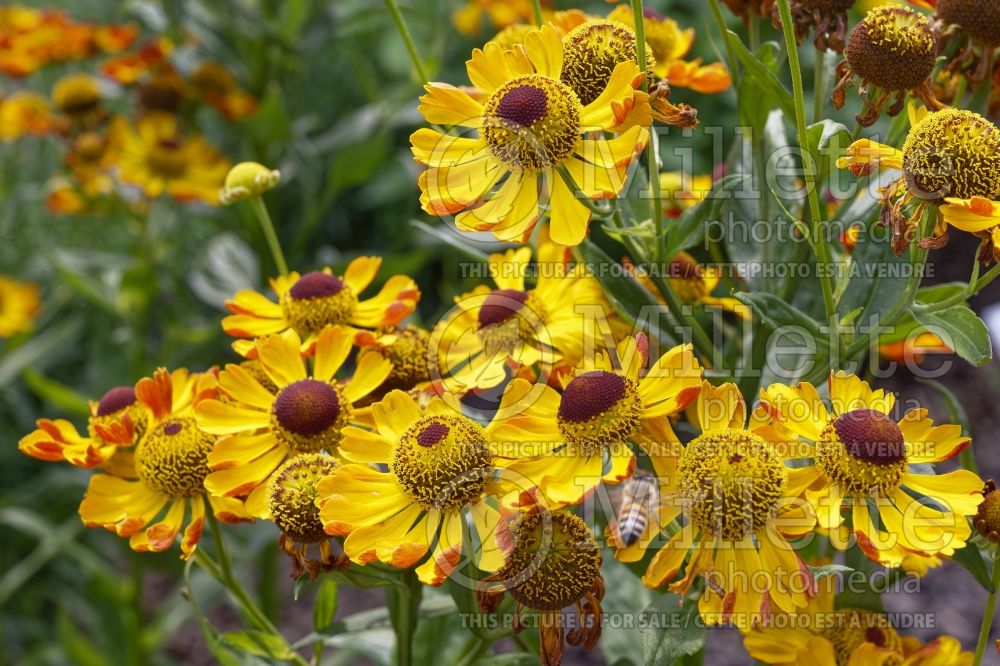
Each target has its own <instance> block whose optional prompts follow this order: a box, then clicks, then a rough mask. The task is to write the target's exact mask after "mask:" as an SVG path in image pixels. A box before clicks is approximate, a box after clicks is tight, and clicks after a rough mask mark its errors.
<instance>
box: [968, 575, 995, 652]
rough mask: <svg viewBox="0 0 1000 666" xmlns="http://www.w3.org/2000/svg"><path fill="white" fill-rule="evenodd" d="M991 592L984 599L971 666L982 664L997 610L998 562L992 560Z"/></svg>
mask: <svg viewBox="0 0 1000 666" xmlns="http://www.w3.org/2000/svg"><path fill="white" fill-rule="evenodd" d="M992 581H993V591H992V592H990V596H989V597H987V598H986V610H985V611H984V612H983V624H982V626H980V628H979V642H977V643H976V656H975V657H974V658H973V660H972V666H979V664H981V663H983V655H984V654H985V653H986V644H987V643H989V642H990V629H992V628H993V614H994V613H995V612H996V609H997V588H998V587H1000V562H997V560H996V559H994V560H993V578H992Z"/></svg>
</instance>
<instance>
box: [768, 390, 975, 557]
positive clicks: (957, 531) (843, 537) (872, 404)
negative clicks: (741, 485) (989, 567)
mask: <svg viewBox="0 0 1000 666" xmlns="http://www.w3.org/2000/svg"><path fill="white" fill-rule="evenodd" d="M894 403H895V398H894V396H893V395H892V394H891V393H890V394H886V393H885V392H884V391H882V390H881V389H879V390H872V388H871V387H870V386H869V385H868V384H867V383H866V382H864V381H862V380H861V379H859V378H858V377H855V376H853V375H847V374H845V373H843V372H838V373H835V374H832V375H831V376H830V404H831V407H832V409H828V408H827V406H826V405H825V404H824V402H823V401H822V400H821V399H820V397H819V393H818V392H817V390H816V388H815V387H814V386H813V385H812V384H806V383H803V384H799V385H798V386H795V387H790V386H784V385H779V384H773V385H771V386H769V387H767V389H766V390H763V391H762V392H761V404H762V405H763V406H764V408H765V409H766V410H767V411H768V412H769V413H770V414H771V416H772V418H773V419H774V422H775V423H777V424H780V426H782V427H784V428H786V429H787V430H789V431H790V432H792V433H794V435H795V436H796V437H797V438H799V439H800V441H799V442H796V446H797V447H798V449H799V450H798V451H797V453H796V454H795V455H793V456H791V457H793V458H795V459H796V460H798V461H800V462H801V463H802V464H801V466H798V467H796V468H795V469H793V470H790V471H789V483H788V493H789V495H792V496H798V495H802V496H804V497H805V498H806V499H807V500H808V501H809V502H810V503H811V504H812V505H813V506H814V507H815V509H816V513H817V518H818V524H819V527H820V528H822V529H824V530H830V531H831V539H832V541H833V543H834V545H835V546H837V547H838V548H841V549H844V548H846V547H847V536H848V535H849V534H850V533H851V532H853V534H854V535H855V537H856V538H857V542H858V545H859V547H860V548H861V549H862V551H863V552H864V553H865V554H866V555H867V556H868V557H869V558H871V559H872V560H874V561H876V562H880V563H882V564H885V565H887V566H898V565H900V564H901V563H902V561H903V559H904V558H905V557H906V556H907V554H908V553H917V554H923V555H937V554H943V555H951V554H952V553H954V552H955V551H956V550H957V549H959V548H961V547H962V546H963V545H965V542H966V540H967V539H968V538H969V534H970V529H969V524H968V520H967V518H966V516H972V515H975V513H976V507H977V506H978V505H979V503H980V502H982V499H983V496H982V494H980V492H979V491H980V489H981V488H982V487H983V481H982V479H980V478H979V477H978V476H976V475H975V474H974V473H973V472H970V471H968V470H962V469H960V470H956V471H953V472H948V473H945V474H936V475H935V474H928V473H926V472H925V471H924V470H922V469H920V468H913V467H911V465H921V464H929V463H936V462H941V461H943V460H948V459H949V458H952V457H954V456H955V455H957V454H958V452H959V451H961V450H962V449H964V448H965V447H966V446H968V445H969V438H968V437H964V436H963V435H962V429H961V427H960V426H957V425H942V426H935V425H934V422H933V421H932V420H931V419H929V418H928V417H927V410H926V409H913V410H910V411H909V412H907V413H906V414H904V415H903V417H902V418H901V419H899V421H896V420H895V419H893V418H892V417H891V416H890V415H889V414H890V412H891V411H892V408H893V405H894ZM915 496H918V497H923V498H928V499H930V500H931V501H932V502H933V504H930V503H927V502H925V501H921V500H918V499H915ZM937 507H940V508H937ZM845 510H847V513H848V522H847V523H845V516H844V512H845ZM873 516H877V520H876V519H873ZM848 524H849V527H848Z"/></svg>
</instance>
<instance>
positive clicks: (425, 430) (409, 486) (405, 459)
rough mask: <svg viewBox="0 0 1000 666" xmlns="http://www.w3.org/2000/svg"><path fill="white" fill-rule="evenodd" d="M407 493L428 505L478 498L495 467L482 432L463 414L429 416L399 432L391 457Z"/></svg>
mask: <svg viewBox="0 0 1000 666" xmlns="http://www.w3.org/2000/svg"><path fill="white" fill-rule="evenodd" d="M389 471H390V472H392V474H393V475H394V476H395V477H396V480H397V481H398V482H399V484H400V486H402V488H403V491H404V492H405V493H406V495H407V496H408V497H409V498H410V499H411V500H413V501H414V502H415V503H417V504H419V505H420V506H422V507H424V508H425V509H427V510H428V511H429V510H431V509H439V510H442V511H448V510H453V509H457V508H460V507H462V506H465V505H466V504H468V503H470V502H475V501H478V500H479V499H480V498H481V497H482V494H483V491H484V490H485V489H486V481H487V479H488V478H489V476H490V475H491V474H492V473H493V457H492V455H491V454H490V450H489V445H488V443H487V440H486V432H485V431H484V430H483V428H482V426H480V425H479V424H478V423H476V422H475V421H473V420H471V419H469V418H466V417H464V416H447V415H437V416H427V417H424V418H421V419H420V420H418V421H417V422H415V423H414V424H413V425H411V426H410V427H409V428H408V429H407V430H406V432H405V433H403V435H402V436H401V437H400V438H399V445H398V446H397V447H396V450H395V452H394V453H393V456H392V462H390V463H389Z"/></svg>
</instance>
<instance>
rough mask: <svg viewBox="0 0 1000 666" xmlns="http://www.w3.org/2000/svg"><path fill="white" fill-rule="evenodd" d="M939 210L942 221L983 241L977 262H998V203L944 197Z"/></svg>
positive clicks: (999, 218) (999, 252)
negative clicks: (943, 202) (943, 203)
mask: <svg viewBox="0 0 1000 666" xmlns="http://www.w3.org/2000/svg"><path fill="white" fill-rule="evenodd" d="M945 201H946V202H947V203H946V204H945V205H944V206H941V208H940V209H939V210H940V211H941V217H942V218H943V219H944V221H945V222H946V223H948V224H950V225H951V226H953V227H955V228H956V229H961V230H962V231H966V232H968V233H971V234H974V235H975V236H978V237H979V238H982V239H983V242H982V245H981V246H980V249H979V260H980V261H982V262H983V263H988V262H990V261H1000V201H991V200H989V199H987V198H985V197H972V198H971V199H958V198H955V197H946V198H945Z"/></svg>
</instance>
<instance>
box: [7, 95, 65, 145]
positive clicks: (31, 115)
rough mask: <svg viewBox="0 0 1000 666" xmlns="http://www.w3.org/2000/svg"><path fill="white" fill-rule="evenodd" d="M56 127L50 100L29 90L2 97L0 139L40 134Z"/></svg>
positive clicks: (8, 139)
mask: <svg viewBox="0 0 1000 666" xmlns="http://www.w3.org/2000/svg"><path fill="white" fill-rule="evenodd" d="M54 128H55V120H54V118H53V117H52V111H51V110H50V109H49V103H48V101H47V100H46V99H45V98H44V97H42V96H41V95H39V94H38V93H34V92H31V91H28V90H20V91H18V92H16V93H14V94H13V95H10V96H9V97H4V98H3V99H0V140H2V141H11V140H13V139H17V138H19V137H22V136H40V135H42V134H48V133H49V132H51V131H52V130H53V129H54Z"/></svg>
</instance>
